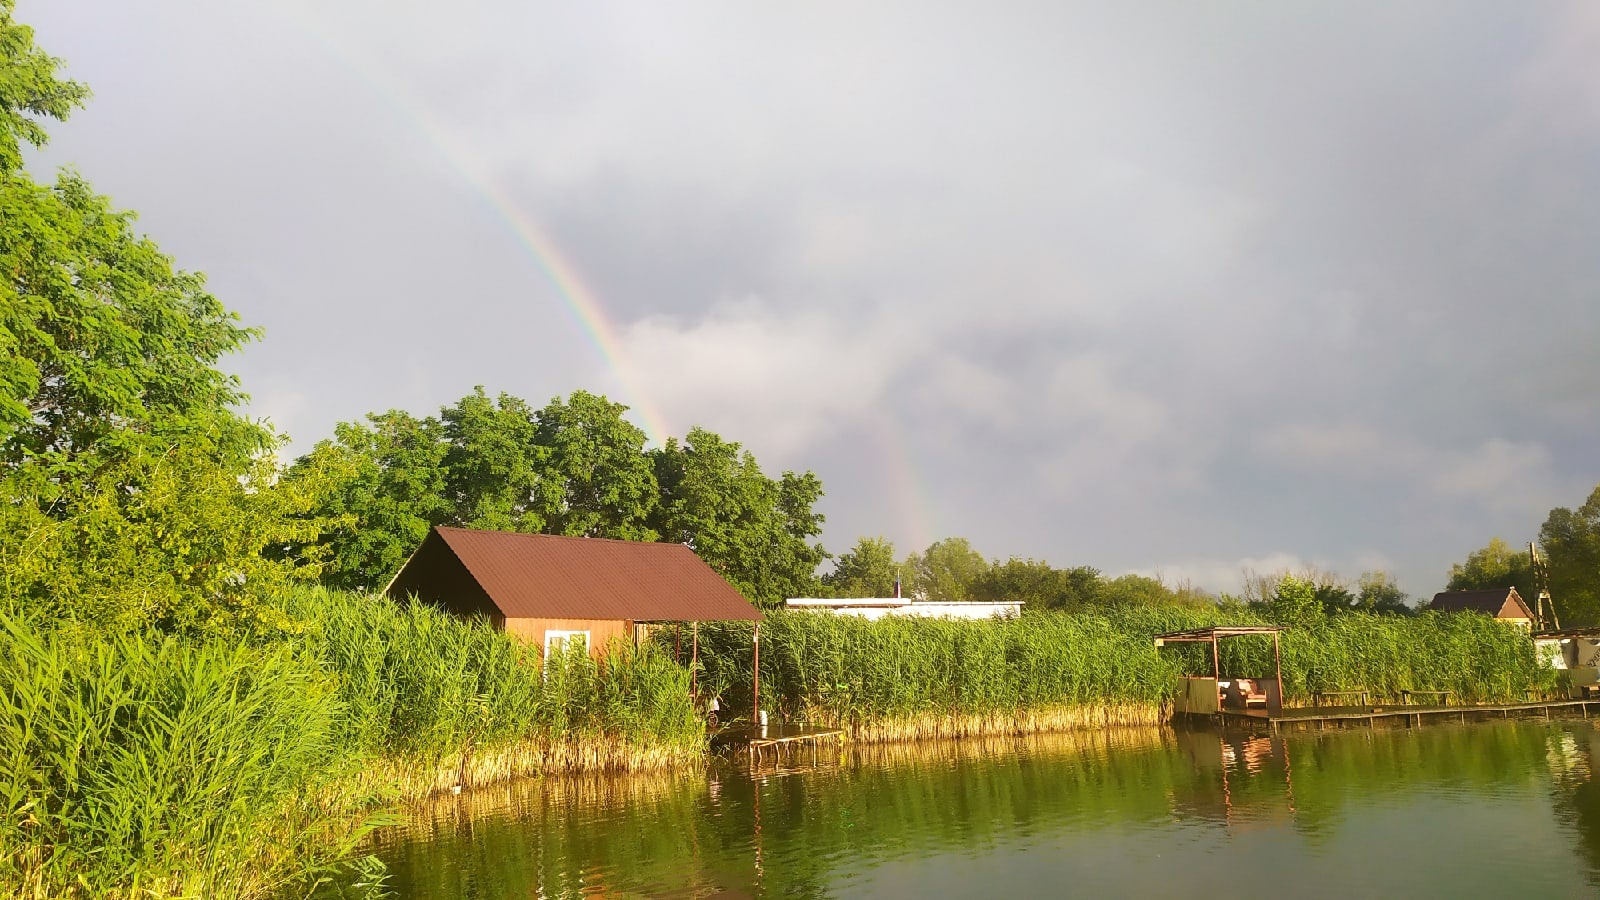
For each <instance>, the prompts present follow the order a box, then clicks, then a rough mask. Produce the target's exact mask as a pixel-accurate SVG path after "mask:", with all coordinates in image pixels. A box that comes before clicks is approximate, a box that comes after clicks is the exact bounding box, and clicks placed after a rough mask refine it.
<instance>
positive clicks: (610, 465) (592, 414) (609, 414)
mask: <svg viewBox="0 0 1600 900" xmlns="http://www.w3.org/2000/svg"><path fill="white" fill-rule="evenodd" d="M627 409H628V408H627V407H626V406H623V405H622V404H620V403H612V402H611V401H609V400H607V399H606V398H604V397H600V396H596V395H594V394H591V393H589V392H587V391H574V392H573V393H572V396H571V397H569V398H568V399H567V401H566V402H565V403H563V402H562V401H561V398H559V397H557V398H555V399H553V400H551V401H550V403H549V404H548V405H546V406H545V407H544V408H543V409H541V410H539V411H538V412H537V413H536V414H535V415H534V422H535V425H536V427H535V430H534V441H535V442H536V443H537V445H538V446H539V447H540V448H541V452H540V454H539V455H540V461H539V463H538V470H537V472H536V478H535V484H534V496H535V503H534V506H535V509H536V510H537V511H538V513H539V514H540V516H541V517H542V518H543V520H544V530H545V531H547V532H549V533H551V534H565V535H571V536H574V537H608V538H618V539H621V540H632V541H652V540H655V539H656V537H657V534H656V532H655V530H654V529H653V528H652V527H650V515H651V513H652V512H654V510H655V506H656V503H657V502H658V500H659V497H658V496H657V494H658V492H659V486H658V485H657V484H656V473H655V466H654V464H653V463H652V462H651V460H650V457H649V456H648V455H646V453H645V443H646V441H647V438H646V437H645V433H644V431H643V430H642V429H640V428H639V427H638V426H637V425H634V424H633V423H632V422H629V421H628V420H627V419H625V418H623V415H622V414H623V413H625V412H627Z"/></svg>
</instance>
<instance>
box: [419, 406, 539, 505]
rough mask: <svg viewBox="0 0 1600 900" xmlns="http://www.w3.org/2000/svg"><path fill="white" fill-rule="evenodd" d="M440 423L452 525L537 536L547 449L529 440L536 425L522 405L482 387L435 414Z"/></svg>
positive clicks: (530, 410) (534, 432) (530, 411)
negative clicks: (536, 492) (492, 397)
mask: <svg viewBox="0 0 1600 900" xmlns="http://www.w3.org/2000/svg"><path fill="white" fill-rule="evenodd" d="M439 418H440V419H441V420H442V422H443V437H444V440H445V447H446V449H445V452H444V460H443V467H444V480H445V498H446V499H447V500H448V501H449V502H450V504H451V506H452V507H453V508H454V510H455V511H454V513H453V514H452V516H451V524H456V525H464V526H466V527H469V528H489V529H493V530H497V531H534V532H537V531H541V530H543V528H544V524H545V521H544V516H543V515H541V513H540V511H539V510H538V509H537V508H536V506H535V503H534V489H535V486H536V485H537V484H538V481H539V471H540V468H541V467H542V464H543V462H544V458H545V456H546V454H547V452H548V451H547V449H546V448H544V447H541V446H539V444H538V443H537V442H536V441H535V440H534V437H535V435H536V434H537V432H538V427H539V426H538V423H537V422H536V421H535V420H534V413H533V408H532V407H530V406H529V405H528V403H527V401H525V400H521V399H519V398H517V397H513V396H511V395H510V394H504V393H503V394H501V395H500V398H499V400H498V401H495V400H490V399H489V397H488V395H486V394H484V392H483V388H482V387H481V386H479V387H477V388H475V389H474V390H473V392H472V393H471V394H468V395H467V396H465V397H462V398H461V400H460V402H458V403H457V404H456V405H455V406H449V407H445V408H444V409H443V410H441V411H440V413H439Z"/></svg>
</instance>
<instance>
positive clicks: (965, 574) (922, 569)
mask: <svg viewBox="0 0 1600 900" xmlns="http://www.w3.org/2000/svg"><path fill="white" fill-rule="evenodd" d="M906 568H907V570H908V571H909V572H910V573H911V583H912V588H913V592H914V593H915V595H916V596H918V597H920V598H922V599H924V600H928V601H931V602H934V603H951V602H959V601H963V600H971V599H972V598H973V588H974V587H975V586H976V585H977V583H978V579H979V578H981V577H983V575H984V574H986V573H987V572H988V571H989V561H988V560H986V559H984V558H983V554H981V553H979V552H978V551H976V550H974V549H972V545H971V544H970V543H968V542H967V539H966V538H958V537H952V538H945V539H944V540H942V541H934V542H933V543H932V544H929V545H928V549H927V550H925V551H923V552H922V553H920V554H917V553H913V554H911V555H910V556H908V557H906Z"/></svg>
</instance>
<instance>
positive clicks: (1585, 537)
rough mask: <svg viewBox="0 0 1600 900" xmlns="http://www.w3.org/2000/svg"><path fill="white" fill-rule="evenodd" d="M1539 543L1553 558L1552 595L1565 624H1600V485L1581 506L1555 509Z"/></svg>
mask: <svg viewBox="0 0 1600 900" xmlns="http://www.w3.org/2000/svg"><path fill="white" fill-rule="evenodd" d="M1539 543H1540V544H1542V545H1543V546H1544V549H1545V552H1546V553H1547V554H1548V555H1549V557H1550V596H1551V597H1552V598H1553V599H1554V600H1555V604H1556V612H1557V613H1558V614H1559V615H1560V617H1561V624H1563V625H1595V624H1600V487H1597V488H1595V490H1594V491H1593V493H1591V494H1589V499H1587V500H1585V501H1584V503H1583V505H1582V506H1579V507H1578V508H1577V509H1566V508H1564V507H1558V508H1556V509H1553V510H1551V511H1550V516H1549V518H1547V519H1545V522H1544V526H1543V527H1542V528H1540V529H1539ZM1519 591H1520V589H1519ZM1524 596H1529V597H1530V599H1531V595H1526V594H1525V595H1524Z"/></svg>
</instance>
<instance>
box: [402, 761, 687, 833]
mask: <svg viewBox="0 0 1600 900" xmlns="http://www.w3.org/2000/svg"><path fill="white" fill-rule="evenodd" d="M705 789H706V781H705V778H704V776H703V775H702V774H701V773H700V772H699V771H693V772H670V771H666V770H656V771H652V772H635V773H633V774H629V775H605V774H595V773H589V774H583V775H556V776H549V777H545V778H525V779H521V780H518V781H502V782H498V783H495V784H492V785H487V786H484V787H478V788H473V789H471V790H465V791H462V792H461V793H460V794H448V793H445V794H433V795H431V796H428V797H427V798H426V799H423V800H420V801H417V802H416V803H414V804H412V805H411V807H410V808H409V810H408V812H407V823H408V827H407V838H406V839H407V840H416V839H424V840H431V839H432V838H434V837H435V836H437V835H439V834H441V833H450V832H453V831H455V830H457V829H459V828H460V827H462V826H463V825H464V824H466V823H470V822H479V821H484V820H486V819H490V818H495V817H504V816H524V815H527V814H528V812H529V811H530V810H535V809H539V810H562V809H572V808H590V809H622V808H630V809H632V808H654V807H657V806H659V805H660V804H662V803H666V802H669V801H670V800H671V799H673V798H675V797H681V796H682V795H685V794H687V793H696V794H698V793H703V792H704V791H705ZM381 842H382V838H381V835H380V843H381Z"/></svg>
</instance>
